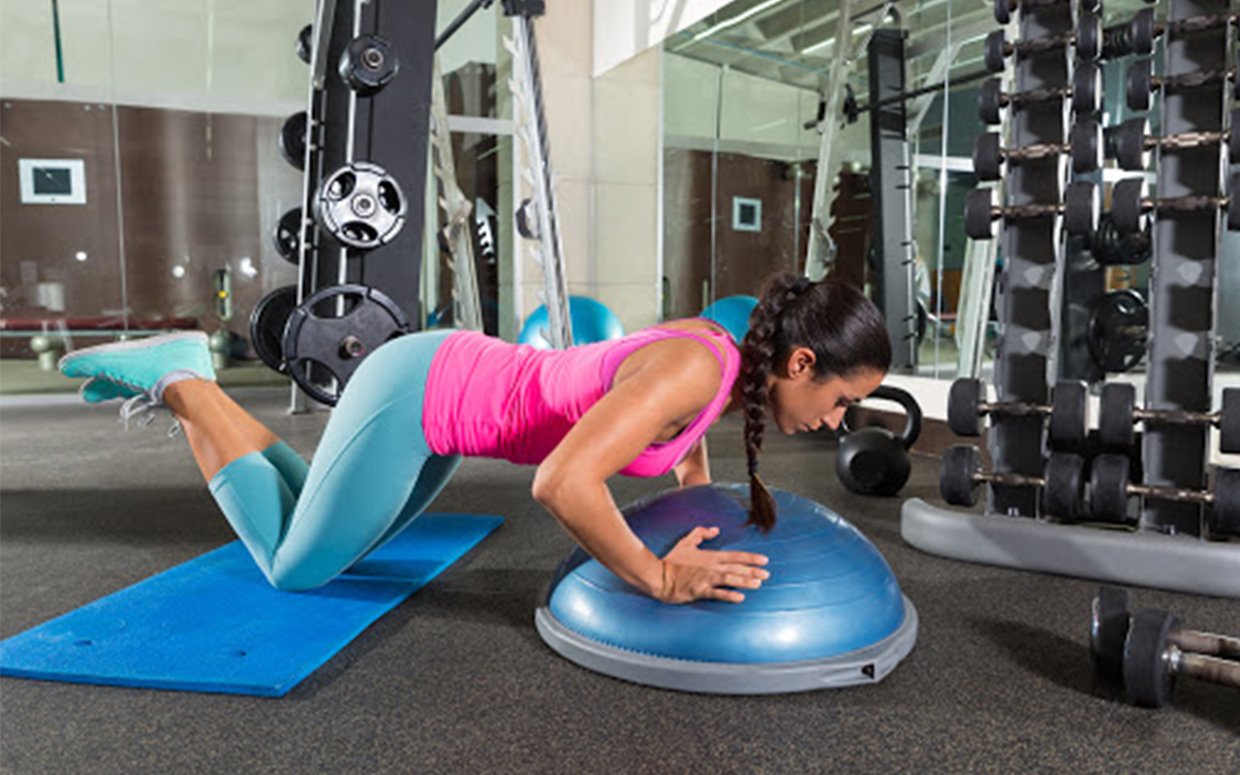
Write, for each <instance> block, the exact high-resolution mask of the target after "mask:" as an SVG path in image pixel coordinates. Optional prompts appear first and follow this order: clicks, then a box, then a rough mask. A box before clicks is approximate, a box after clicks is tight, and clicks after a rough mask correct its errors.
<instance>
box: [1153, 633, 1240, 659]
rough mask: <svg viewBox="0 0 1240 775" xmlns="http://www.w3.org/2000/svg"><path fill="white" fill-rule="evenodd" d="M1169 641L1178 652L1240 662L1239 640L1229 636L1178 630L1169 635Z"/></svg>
mask: <svg viewBox="0 0 1240 775" xmlns="http://www.w3.org/2000/svg"><path fill="white" fill-rule="evenodd" d="M1169 640H1170V641H1171V642H1172V643H1174V644H1175V645H1176V646H1177V647H1178V648H1179V649H1180V651H1187V652H1191V653H1193V654H1205V655H1209V656H1216V657H1222V658H1224V659H1230V660H1240V638H1233V637H1231V636H1229V635H1215V634H1214V633H1212V632H1198V631H1196V630H1179V631H1177V632H1173V633H1171V636H1170V638H1169Z"/></svg>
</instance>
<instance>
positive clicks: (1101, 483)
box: [1089, 454, 1130, 523]
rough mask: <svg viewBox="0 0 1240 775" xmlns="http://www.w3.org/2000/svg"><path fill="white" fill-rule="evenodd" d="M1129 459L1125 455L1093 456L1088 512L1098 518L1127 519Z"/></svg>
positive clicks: (1121, 521)
mask: <svg viewBox="0 0 1240 775" xmlns="http://www.w3.org/2000/svg"><path fill="white" fill-rule="evenodd" d="M1129 481H1130V479H1129V460H1128V456H1127V455H1114V454H1105V455H1099V456H1098V457H1096V458H1094V463H1093V470H1091V471H1090V474H1089V513H1090V515H1091V516H1093V518H1094V519H1096V520H1098V521H1099V522H1113V523H1124V522H1128V521H1129V520H1128V483H1129Z"/></svg>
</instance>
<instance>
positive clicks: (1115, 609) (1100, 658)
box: [1089, 586, 1132, 680]
mask: <svg viewBox="0 0 1240 775" xmlns="http://www.w3.org/2000/svg"><path fill="white" fill-rule="evenodd" d="M1131 606H1132V596H1131V595H1130V594H1129V593H1128V590H1126V589H1120V588H1119V587H1111V586H1103V587H1100V588H1099V589H1098V594H1097V595H1095V596H1094V599H1093V605H1092V606H1091V607H1090V623H1089V655H1090V657H1092V658H1093V661H1094V669H1095V670H1096V671H1097V672H1098V674H1099V675H1100V676H1102V677H1103V678H1106V679H1109V680H1118V679H1120V678H1121V677H1122V676H1123V673H1124V640H1125V639H1126V638H1127V637H1128V618H1129V611H1130V609H1131Z"/></svg>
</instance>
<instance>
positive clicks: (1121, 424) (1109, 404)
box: [1098, 382, 1240, 454]
mask: <svg viewBox="0 0 1240 775" xmlns="http://www.w3.org/2000/svg"><path fill="white" fill-rule="evenodd" d="M1099 412H1100V414H1099V417H1098V440H1099V441H1101V442H1102V444H1103V446H1106V447H1113V448H1116V447H1118V448H1125V449H1126V448H1128V447H1131V446H1132V444H1133V441H1134V440H1135V438H1136V432H1135V430H1134V427H1133V426H1134V425H1135V424H1136V423H1138V422H1144V423H1145V424H1146V425H1214V426H1217V427H1218V428H1219V430H1220V442H1219V449H1220V450H1221V451H1222V452H1226V453H1228V454H1234V453H1240V388H1227V389H1225V390H1224V391H1223V406H1222V409H1220V410H1219V411H1217V412H1183V411H1176V410H1171V409H1143V408H1141V407H1138V406H1137V389H1136V387H1135V386H1134V385H1132V384H1129V383H1124V382H1108V383H1106V384H1105V385H1103V386H1102V396H1101V398H1100V400H1099Z"/></svg>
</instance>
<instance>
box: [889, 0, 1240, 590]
mask: <svg viewBox="0 0 1240 775" xmlns="http://www.w3.org/2000/svg"><path fill="white" fill-rule="evenodd" d="M1007 5H1008V0H997V2H996V11H997V14H996V15H997V16H1001V15H1002V12H1001V11H1002V10H1006V7H1007ZM1076 5H1077V3H1075V2H1074V3H1072V4H1071V5H1069V4H1068V3H1053V2H1046V0H1022V1H1021V9H1020V15H1019V27H1020V37H1021V38H1022V39H1023V40H1045V39H1047V38H1052V37H1063V36H1066V35H1067V34H1068V32H1069V29H1070V28H1071V26H1072V18H1073V15H1074V12H1079V11H1078V9H1077V8H1075V6H1076ZM1088 10H1092V9H1088ZM1228 10H1229V9H1228V3H1227V0H1170V3H1169V7H1168V13H1167V18H1168V20H1169V21H1171V20H1178V19H1185V18H1196V17H1205V16H1210V15H1218V14H1223V13H1226V12H1228ZM1233 30H1234V27H1233V26H1230V25H1223V26H1221V27H1220V28H1219V29H1218V30H1214V31H1206V32H1195V33H1194V34H1193V35H1192V37H1191V39H1190V38H1177V37H1175V36H1165V37H1167V38H1168V39H1166V40H1165V41H1164V44H1165V45H1164V48H1163V55H1162V56H1163V67H1162V72H1164V73H1172V74H1175V73H1183V72H1190V71H1199V70H1207V71H1208V70H1216V71H1217V70H1223V69H1225V68H1226V63H1227V62H1228V61H1229V56H1228V52H1229V51H1230V50H1231V47H1232V46H1233V45H1234V40H1233ZM1108 37H1110V36H1108ZM1190 41H1191V53H1190ZM1110 42H1111V41H1110V40H1109V41H1108V43H1110ZM1069 52H1070V49H1069V51H1068V52H1064V51H1061V52H1058V54H1057V53H1056V52H1055V51H1054V50H1047V51H1042V52H1038V53H1031V54H1028V55H1026V56H1023V57H1016V61H1015V64H1014V67H1015V81H1016V84H1015V88H1016V91H1017V92H1028V91H1033V90H1038V89H1047V88H1060V87H1062V86H1063V85H1065V84H1069V83H1071V82H1072V79H1071V75H1072V73H1071V72H1070V70H1071V67H1072V64H1071V63H1072V59H1071V56H1070V55H1065V54H1068V53H1069ZM1226 86H1227V84H1226V81H1225V80H1224V81H1223V83H1222V84H1221V85H1219V86H1217V87H1216V88H1212V87H1203V88H1199V89H1194V90H1193V91H1191V92H1187V91H1186V92H1183V93H1175V92H1173V91H1170V90H1168V91H1167V93H1166V94H1164V95H1163V99H1162V100H1161V110H1162V114H1161V119H1162V128H1163V132H1164V133H1165V134H1172V133H1183V132H1204V131H1215V132H1217V131H1219V129H1220V128H1221V125H1222V122H1223V116H1224V115H1225V113H1226V110H1227V108H1226V101H1227V95H1228V94H1229V93H1230V90H1229V89H1227V88H1226ZM1010 116H1011V118H1010V124H1009V131H1010V138H1009V143H1008V144H1009V145H1010V146H1012V147H1017V148H1019V147H1025V146H1029V145H1035V144H1055V143H1059V144H1062V143H1064V142H1065V138H1066V136H1067V131H1066V130H1067V127H1066V123H1067V122H1066V116H1067V105H1066V104H1065V101H1064V100H1060V101H1058V102H1055V101H1051V102H1045V103H1039V104H1037V105H1028V106H1021V109H1012V110H1011V111H1010ZM1157 155H1158V167H1157V169H1158V187H1157V194H1156V197H1157V198H1159V199H1162V198H1179V197H1186V196H1207V197H1218V196H1219V194H1220V189H1221V186H1220V183H1221V181H1222V180H1223V179H1224V177H1225V175H1224V173H1225V171H1226V169H1225V167H1224V166H1223V160H1224V158H1225V155H1224V154H1223V152H1221V151H1220V148H1219V146H1218V145H1214V146H1208V145H1205V146H1201V147H1198V148H1193V149H1188V150H1184V149H1180V150H1176V151H1175V152H1174V153H1162V152H1161V151H1160V152H1159V153H1158V154H1157ZM1233 161H1235V160H1233ZM1064 170H1065V166H1063V165H1061V163H1060V162H1059V161H1058V159H1054V158H1052V159H1046V160H1041V161H1030V162H1026V163H1024V164H1021V165H1019V166H1016V167H1013V168H1012V169H1011V170H1009V172H1008V174H1007V175H1006V177H1005V178H1004V180H1005V191H1004V200H1005V202H1004V205H1005V206H1006V207H1021V206H1026V205H1037V204H1046V203H1057V202H1061V201H1063V194H1064V191H1065V189H1066V186H1067V184H1068V182H1069V181H1068V176H1067V175H1066V174H1065V173H1064ZM1231 193H1232V195H1233V196H1234V195H1235V194H1236V193H1238V192H1231ZM1005 220H1006V222H1005V223H1004V224H1003V227H1002V243H1001V244H1002V247H1003V252H1004V255H1005V257H1006V261H1005V265H1004V268H1003V274H1002V286H1001V287H1002V297H1001V304H1000V305H999V318H1000V324H1001V331H1002V333H1001V335H1000V339H999V342H998V344H997V346H996V354H995V393H996V399H997V401H1000V402H1007V403H1023V404H1039V405H1046V404H1048V403H1049V400H1048V399H1049V392H1050V390H1049V387H1050V385H1052V384H1053V383H1055V382H1056V380H1057V379H1058V378H1059V377H1060V376H1061V375H1063V374H1065V373H1066V372H1065V368H1064V364H1061V363H1059V357H1058V356H1059V353H1060V343H1059V339H1060V337H1061V336H1062V328H1063V326H1064V325H1065V324H1066V322H1067V321H1065V320H1064V319H1063V318H1064V316H1065V315H1067V314H1069V312H1068V311H1067V310H1066V305H1065V304H1063V301H1064V299H1065V298H1067V297H1068V295H1069V290H1068V286H1067V282H1068V279H1069V276H1068V270H1067V269H1066V267H1067V266H1068V265H1069V261H1068V258H1069V256H1068V253H1069V245H1068V240H1066V239H1065V238H1064V236H1063V234H1062V232H1061V224H1062V221H1063V219H1062V217H1056V218H1029V219H1012V220H1007V219H1005ZM1150 228H1151V229H1152V240H1151V242H1152V248H1153V251H1152V252H1153V255H1152V259H1151V260H1152V266H1151V275H1150V311H1151V316H1150V317H1151V320H1150V334H1149V338H1148V345H1147V347H1148V351H1147V361H1148V369H1149V371H1148V377H1147V382H1146V406H1147V408H1152V409H1167V410H1177V411H1187V412H1209V411H1210V409H1211V390H1210V388H1211V383H1212V380H1213V361H1214V352H1213V351H1214V345H1213V336H1212V334H1213V331H1214V327H1215V314H1214V310H1215V307H1216V299H1215V296H1216V294H1217V290H1216V288H1215V282H1214V278H1215V269H1216V262H1217V261H1218V260H1219V258H1220V256H1219V241H1220V239H1219V237H1220V235H1219V230H1220V213H1219V210H1218V208H1202V209H1199V210H1195V211H1180V210H1174V211H1170V212H1159V213H1158V214H1157V216H1156V217H1155V218H1153V226H1152V227H1150ZM1207 430H1208V428H1207V427H1206V426H1201V425H1157V426H1150V427H1147V430H1146V433H1145V434H1144V438H1143V441H1142V442H1141V449H1140V457H1141V460H1142V463H1143V466H1144V472H1145V473H1144V479H1143V480H1142V481H1143V482H1144V483H1145V484H1149V485H1155V486H1166V487H1170V488H1182V489H1191V490H1198V491H1199V490H1202V489H1203V488H1204V485H1205V480H1206V469H1207V464H1208V450H1207V446H1206V441H1207V439H1208V435H1207ZM1048 446H1049V439H1048V434H1047V432H1046V418H1045V417H1044V416H1040V415H1036V414H1022V413H1013V414H1007V415H1005V414H1002V413H999V414H992V415H991V427H990V433H989V451H990V455H991V458H992V461H993V469H994V471H996V472H999V473H1002V474H1014V475H1016V476H1020V477H1025V478H1027V479H1028V478H1035V477H1038V476H1040V475H1041V474H1042V471H1043V469H1044V466H1045V463H1046V460H1047V456H1048ZM1130 452H1131V453H1135V452H1136V450H1132V451H1130ZM1140 509H1141V511H1140V514H1139V516H1138V521H1137V529H1136V530H1131V531H1130V530H1114V529H1100V528H1099V527H1093V526H1087V525H1078V524H1071V523H1068V522H1066V521H1060V520H1059V519H1058V515H1049V514H1044V513H1042V512H1043V508H1042V503H1041V500H1040V498H1039V490H1038V489H1037V488H1032V487H1029V486H1017V485H1015V484H1011V483H1002V482H990V483H989V484H988V485H987V507H986V513H985V514H984V515H976V514H972V513H962V512H959V511H954V510H952V509H947V508H942V507H939V506H936V505H931V504H929V503H926V502H924V501H922V500H920V499H913V500H909V501H907V502H906V503H905V504H904V507H903V510H902V519H901V532H902V534H903V536H904V538H905V540H906V541H908V542H909V543H910V544H912V545H914V546H916V547H918V548H920V549H922V550H924V551H928V552H931V553H934V554H939V555H943V556H947V557H952V558H956V559H962V560H967V561H973V562H981V563H987V564H995V565H1003V566H1010V567H1017V568H1022V569H1026V570H1035V571H1043V572H1050V573H1057V574H1062V575H1068V576H1078V577H1086V578H1093V579H1101V580H1109V581H1114V582H1119V583H1125V584H1134V585H1141V586H1152V587H1160V588H1165V589H1173V590H1178V591H1185V592H1194V593H1203V594H1213V595H1221V596H1228V597H1237V598H1240V542H1236V541H1234V540H1233V541H1227V540H1226V539H1225V538H1224V537H1223V536H1210V535H1208V531H1207V530H1206V529H1205V524H1204V515H1203V507H1202V505H1201V504H1200V503H1180V502H1168V501H1158V500H1144V501H1142V502H1141V504H1140ZM1210 539H1215V540H1210ZM1217 539H1222V540H1217Z"/></svg>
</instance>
